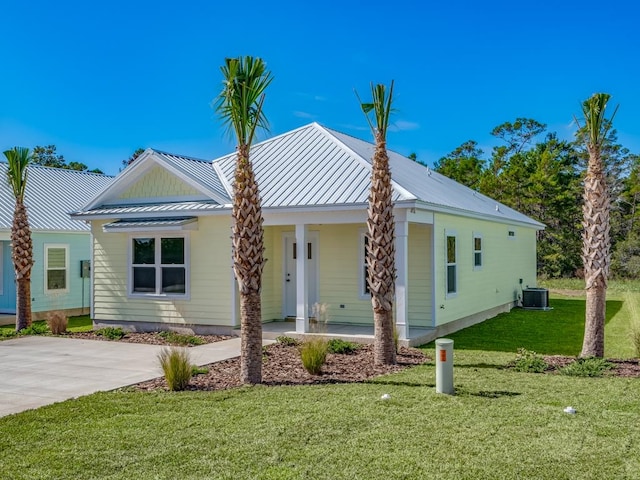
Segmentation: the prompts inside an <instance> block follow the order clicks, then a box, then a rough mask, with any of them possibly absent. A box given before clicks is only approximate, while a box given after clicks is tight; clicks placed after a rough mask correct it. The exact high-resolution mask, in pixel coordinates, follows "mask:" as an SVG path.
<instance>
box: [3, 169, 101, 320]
mask: <svg viewBox="0 0 640 480" xmlns="http://www.w3.org/2000/svg"><path fill="white" fill-rule="evenodd" d="M27 178H28V179H27V189H26V192H25V204H26V206H27V215H28V217H29V224H30V227H31V232H32V240H33V259H34V265H33V269H32V272H31V298H32V301H31V308H32V312H33V316H34V318H35V319H41V318H44V317H46V314H47V312H50V311H53V310H63V311H65V312H66V313H67V314H68V315H78V314H81V313H86V312H88V311H89V306H90V299H91V296H90V291H91V283H90V278H89V268H88V267H89V263H88V261H89V259H90V258H91V235H90V232H89V226H88V225H86V224H85V223H83V222H75V221H73V220H72V219H71V218H70V217H69V213H70V212H71V211H74V210H77V209H78V208H80V207H82V206H83V205H85V204H86V203H87V202H88V201H89V200H90V199H91V198H93V197H94V196H95V195H97V194H98V193H99V192H100V191H102V190H103V189H104V188H105V187H107V185H109V184H110V183H111V182H112V181H113V178H112V177H109V176H106V175H98V174H95V173H88V172H78V171H75V170H63V169H59V168H48V167H41V166H37V165H31V166H29V167H28V177H27ZM14 206H15V199H14V197H13V194H12V192H11V189H10V188H9V184H8V183H7V164H6V163H4V162H2V163H0V314H7V313H8V314H15V311H16V284H15V272H14V269H13V263H12V261H11V242H10V239H11V224H12V222H13V210H14ZM82 262H85V264H84V265H85V269H84V270H82V269H81V265H82ZM83 272H84V274H83ZM13 321H14V320H13V319H12V318H11V316H9V315H2V322H3V323H10V322H13Z"/></svg>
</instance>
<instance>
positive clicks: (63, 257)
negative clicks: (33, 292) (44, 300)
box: [44, 244, 69, 293]
mask: <svg viewBox="0 0 640 480" xmlns="http://www.w3.org/2000/svg"><path fill="white" fill-rule="evenodd" d="M44 262H45V271H46V275H45V292H47V293H62V292H66V291H68V290H69V285H68V282H69V246H68V245H52V244H49V245H45V246H44Z"/></svg>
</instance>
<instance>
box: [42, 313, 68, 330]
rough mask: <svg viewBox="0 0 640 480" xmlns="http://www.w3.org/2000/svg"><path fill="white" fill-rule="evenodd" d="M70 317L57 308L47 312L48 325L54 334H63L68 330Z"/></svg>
mask: <svg viewBox="0 0 640 480" xmlns="http://www.w3.org/2000/svg"><path fill="white" fill-rule="evenodd" d="M68 324H69V319H68V318H67V316H66V315H65V314H64V312H61V311H60V310H55V311H53V312H49V313H48V314H47V325H48V326H49V330H51V333H53V334H54V335H62V334H63V333H65V332H66V331H67V326H68Z"/></svg>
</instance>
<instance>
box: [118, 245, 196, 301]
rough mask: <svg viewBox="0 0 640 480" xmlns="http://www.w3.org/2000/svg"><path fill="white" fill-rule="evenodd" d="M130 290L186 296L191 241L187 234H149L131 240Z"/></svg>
mask: <svg viewBox="0 0 640 480" xmlns="http://www.w3.org/2000/svg"><path fill="white" fill-rule="evenodd" d="M129 258H130V259H131V260H130V261H131V265H130V275H129V293H130V294H131V295H155V296H163V297H164V296H172V297H176V296H177V297H186V296H187V295H188V293H189V288H188V279H189V272H188V242H187V237H186V236H170V235H145V236H134V237H131V240H130V257H129Z"/></svg>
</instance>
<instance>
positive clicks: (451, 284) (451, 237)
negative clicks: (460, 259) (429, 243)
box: [446, 233, 458, 296]
mask: <svg viewBox="0 0 640 480" xmlns="http://www.w3.org/2000/svg"><path fill="white" fill-rule="evenodd" d="M446 249H447V258H446V260H447V296H454V295H455V294H456V293H457V292H458V263H457V261H456V236H455V234H451V233H447V244H446Z"/></svg>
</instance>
